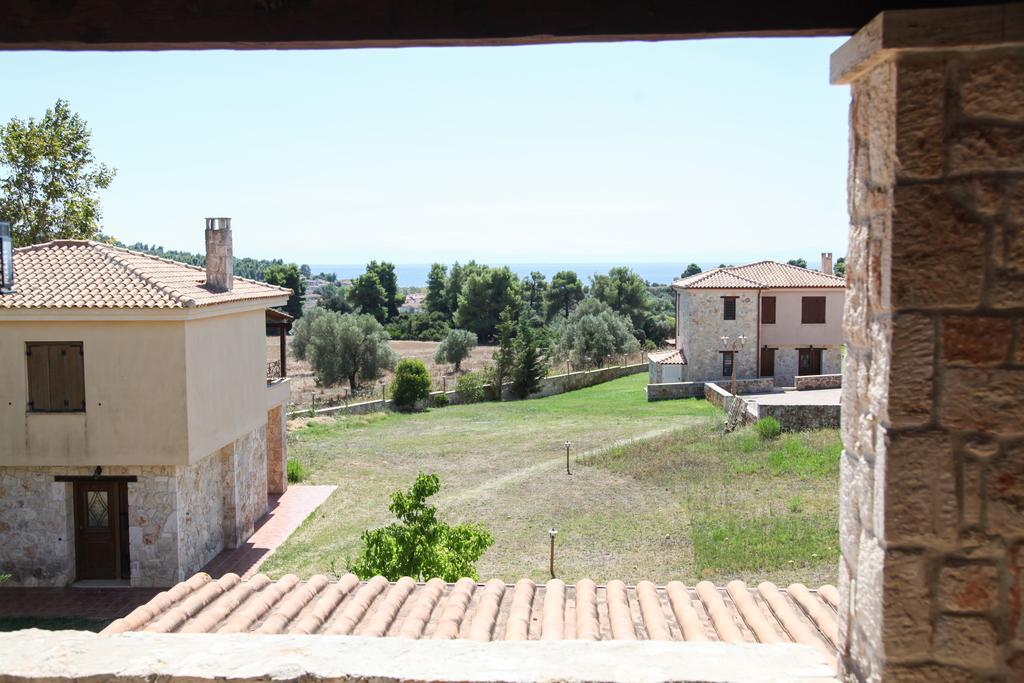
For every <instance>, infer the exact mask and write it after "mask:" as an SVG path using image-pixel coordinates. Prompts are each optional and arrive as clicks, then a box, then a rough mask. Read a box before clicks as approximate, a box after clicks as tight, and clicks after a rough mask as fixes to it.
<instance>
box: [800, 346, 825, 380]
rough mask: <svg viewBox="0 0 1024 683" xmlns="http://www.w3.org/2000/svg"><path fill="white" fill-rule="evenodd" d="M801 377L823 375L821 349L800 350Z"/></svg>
mask: <svg viewBox="0 0 1024 683" xmlns="http://www.w3.org/2000/svg"><path fill="white" fill-rule="evenodd" d="M797 374H800V375H820V374H821V349H800V361H799V370H798V373H797Z"/></svg>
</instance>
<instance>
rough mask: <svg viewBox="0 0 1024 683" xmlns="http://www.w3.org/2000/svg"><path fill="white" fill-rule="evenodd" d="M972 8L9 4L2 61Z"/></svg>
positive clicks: (648, 30) (737, 26) (605, 0)
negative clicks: (13, 55)
mask: <svg viewBox="0 0 1024 683" xmlns="http://www.w3.org/2000/svg"><path fill="white" fill-rule="evenodd" d="M979 4H983V3H979V2H970V0H867V1H865V2H849V1H845V2H840V1H832V2H824V1H822V0H796V1H794V2H776V3H769V2H764V1H763V0H757V1H756V2H755V1H753V0H733V1H732V2H728V1H725V0H718V1H717V2H712V1H711V0H200V1H198V2H197V1H196V0H61V1H59V2H53V1H50V2H44V1H40V2H36V1H26V0H0V49H5V50H17V49H50V50H97V49H99V50H169V49H191V50H197V49H214V48H229V49H268V48H273V49H303V48H354V47H380V46H383V47H404V46H417V45H418V46H429V45H517V44H531V43H558V42H579V41H616V40H667V39H680V38H703V37H716V36H717V37H723V36H810V35H813V36H834V35H847V34H850V33H852V32H853V31H854V30H856V29H858V28H860V27H861V26H863V25H865V24H866V23H867V22H868V21H870V20H871V19H872V18H873V17H874V16H875V15H877V14H878V13H879V12H881V11H883V10H889V9H918V8H923V7H950V6H964V5H979Z"/></svg>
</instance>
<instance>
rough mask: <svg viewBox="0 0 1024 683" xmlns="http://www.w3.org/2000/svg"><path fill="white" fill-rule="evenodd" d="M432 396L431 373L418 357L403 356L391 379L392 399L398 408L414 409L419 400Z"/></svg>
mask: <svg viewBox="0 0 1024 683" xmlns="http://www.w3.org/2000/svg"><path fill="white" fill-rule="evenodd" d="M428 396H430V373H429V372H427V366H426V365H424V364H423V361H421V360H419V359H418V358H403V359H402V360H400V361H399V362H398V366H397V367H395V377H394V379H392V380H391V399H392V401H393V402H394V405H395V407H396V408H402V409H405V410H410V409H412V408H413V407H414V406H415V405H416V402H417V401H422V400H424V399H425V398H427V397H428Z"/></svg>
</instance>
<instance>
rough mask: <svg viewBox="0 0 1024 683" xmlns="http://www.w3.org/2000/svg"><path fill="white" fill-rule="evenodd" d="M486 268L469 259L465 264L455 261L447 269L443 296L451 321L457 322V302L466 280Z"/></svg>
mask: <svg viewBox="0 0 1024 683" xmlns="http://www.w3.org/2000/svg"><path fill="white" fill-rule="evenodd" d="M486 269H487V266H483V265H480V264H479V263H477V262H476V261H470V262H469V263H466V264H460V263H459V262H458V261H456V262H455V263H453V264H452V267H451V268H450V269H449V270H448V282H447V284H446V285H445V289H444V297H445V302H446V303H447V305H448V312H449V314H450V316H451V322H452V323H458V312H459V302H460V299H461V298H462V293H463V289H464V288H465V284H466V280H468V279H469V278H470V277H471V276H473V275H475V274H477V273H480V272H482V271H484V270H486Z"/></svg>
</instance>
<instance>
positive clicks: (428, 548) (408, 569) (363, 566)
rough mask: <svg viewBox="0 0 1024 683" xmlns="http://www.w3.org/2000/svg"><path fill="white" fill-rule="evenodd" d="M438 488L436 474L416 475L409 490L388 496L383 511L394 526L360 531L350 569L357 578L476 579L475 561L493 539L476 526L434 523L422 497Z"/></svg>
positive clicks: (434, 512) (434, 510)
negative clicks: (358, 546) (358, 551)
mask: <svg viewBox="0 0 1024 683" xmlns="http://www.w3.org/2000/svg"><path fill="white" fill-rule="evenodd" d="M440 489H441V482H440V480H439V479H438V477H437V475H436V474H422V473H421V474H420V475H419V476H417V477H416V481H415V483H413V485H412V488H410V489H409V490H408V491H395V492H394V493H392V494H391V505H389V506H388V509H389V510H390V511H391V512H392V513H393V514H394V515H395V517H397V518H398V522H397V523H392V524H389V525H388V526H385V527H381V528H379V529H370V530H367V531H364V532H363V534H362V540H363V550H362V553H361V554H360V555H359V557H358V558H357V559H356V561H355V562H352V563H350V565H349V570H350V571H351V572H352V573H353V574H355V575H356V576H358V577H359V578H361V579H369V578H372V577H374V576H376V575H378V574H380V575H381V576H383V577H385V578H386V579H388V580H390V581H397V580H398V579H400V578H402V577H403V576H411V577H413V578H415V579H418V580H420V581H425V580H427V579H431V578H434V577H438V578H440V579H443V580H444V581H449V582H451V581H458V580H459V579H460V578H462V577H463V576H468V577H470V578H472V579H478V578H479V575H478V574H477V572H476V566H475V564H476V561H477V560H479V559H480V556H481V555H483V554H484V551H485V550H487V548H489V547H490V546H491V545H492V544H493V543H494V537H493V536H491V534H490V532H489V531H487V529H485V528H484V527H483V526H481V525H480V524H475V523H470V524H459V525H457V526H449V525H448V524H445V523H444V522H442V521H440V520H439V519H437V508H436V507H434V506H433V505H428V504H427V498H429V497H430V496H432V495H434V494H435V493H437V492H438V491H439V490H440Z"/></svg>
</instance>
